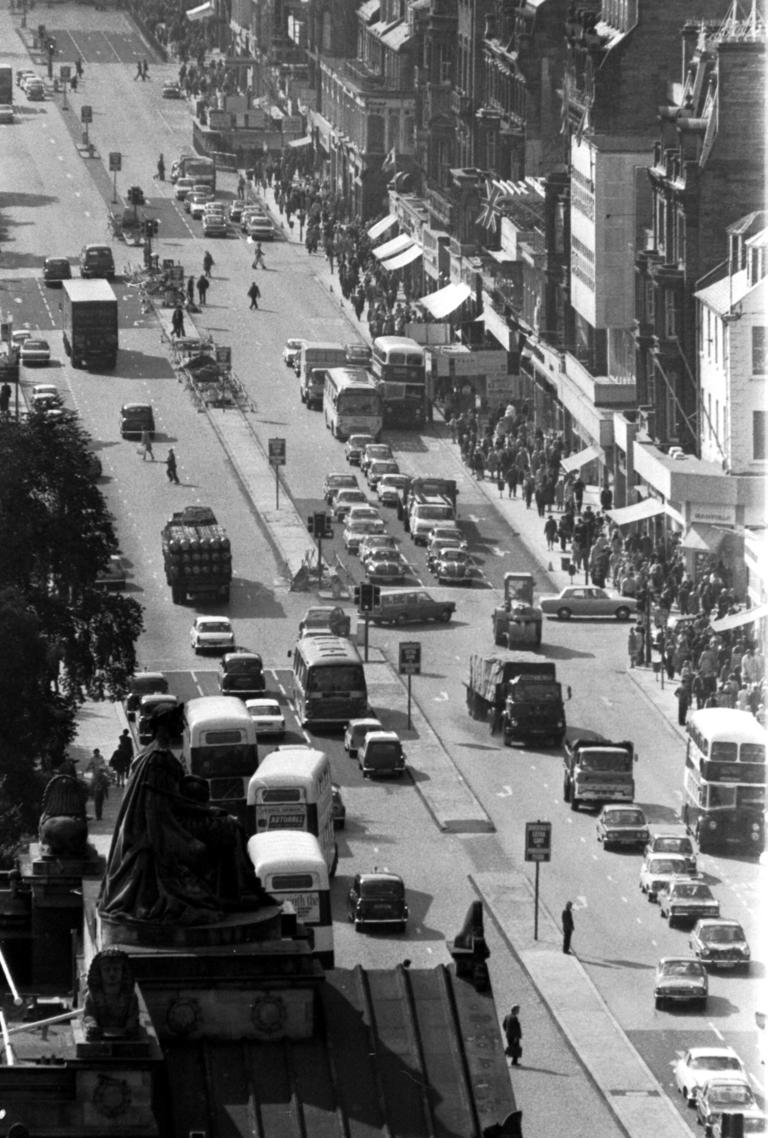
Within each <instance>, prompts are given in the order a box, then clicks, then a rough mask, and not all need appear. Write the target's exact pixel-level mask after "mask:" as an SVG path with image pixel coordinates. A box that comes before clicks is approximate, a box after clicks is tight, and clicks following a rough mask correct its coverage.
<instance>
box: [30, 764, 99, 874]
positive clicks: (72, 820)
mask: <svg viewBox="0 0 768 1138" xmlns="http://www.w3.org/2000/svg"><path fill="white" fill-rule="evenodd" d="M85 800H86V790H85V787H84V786H83V785H82V783H81V782H80V781H79V779H77V778H74V777H73V776H72V775H69V774H55V775H54V776H53V778H51V779H50V780H49V781H48V783H47V784H46V787H45V790H44V791H43V807H42V812H41V814H40V825H39V830H38V836H39V838H40V846H41V849H42V853H43V854H47V855H50V856H53V857H83V856H85V854H86V851H87V847H88V822H87V821H86V808H85Z"/></svg>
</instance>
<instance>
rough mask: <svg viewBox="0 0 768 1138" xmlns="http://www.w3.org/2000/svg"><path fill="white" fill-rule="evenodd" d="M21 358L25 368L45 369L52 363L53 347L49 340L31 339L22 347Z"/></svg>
mask: <svg viewBox="0 0 768 1138" xmlns="http://www.w3.org/2000/svg"><path fill="white" fill-rule="evenodd" d="M19 356H20V358H21V362H22V363H23V364H24V365H25V367H45V365H46V364H49V363H50V362H51V345H50V344H49V343H48V341H47V340H38V339H35V338H32V337H30V339H29V340H25V341H24V343H23V344H22V345H21V351H20V352H19Z"/></svg>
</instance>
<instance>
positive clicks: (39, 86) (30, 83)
mask: <svg viewBox="0 0 768 1138" xmlns="http://www.w3.org/2000/svg"><path fill="white" fill-rule="evenodd" d="M24 93H25V94H26V96H27V98H28V99H29V101H30V102H31V103H41V102H42V101H43V99H44V98H45V84H44V83H43V81H42V79H28V80H27V82H26V83H25V84H24Z"/></svg>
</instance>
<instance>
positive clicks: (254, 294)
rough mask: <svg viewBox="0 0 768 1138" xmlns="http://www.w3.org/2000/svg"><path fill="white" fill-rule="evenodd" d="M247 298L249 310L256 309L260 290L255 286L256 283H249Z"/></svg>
mask: <svg viewBox="0 0 768 1138" xmlns="http://www.w3.org/2000/svg"><path fill="white" fill-rule="evenodd" d="M248 296H249V297H250V298H251V308H252V309H254V308H258V307H259V297H260V296H261V289H260V288H259V286H258V285H257V284H256V281H251V287H250V288H249V289H248Z"/></svg>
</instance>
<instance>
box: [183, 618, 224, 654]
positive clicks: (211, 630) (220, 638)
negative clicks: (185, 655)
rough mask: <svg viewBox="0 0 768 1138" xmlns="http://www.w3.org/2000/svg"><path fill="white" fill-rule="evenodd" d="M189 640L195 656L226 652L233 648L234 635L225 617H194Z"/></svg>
mask: <svg viewBox="0 0 768 1138" xmlns="http://www.w3.org/2000/svg"><path fill="white" fill-rule="evenodd" d="M189 640H190V643H191V645H192V648H193V649H194V651H195V653H196V654H198V653H200V652H226V651H231V650H232V649H233V648H234V647H235V633H234V630H233V628H232V625H231V623H230V622H229V621H228V620H227V618H226V617H225V616H196V617H195V620H194V623H193V625H192V627H191V629H190V630H189Z"/></svg>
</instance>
